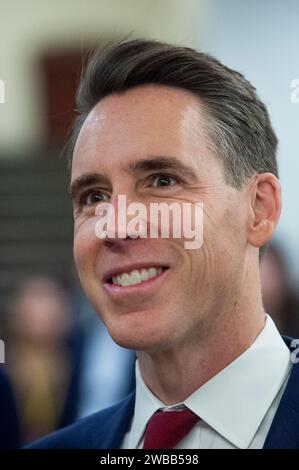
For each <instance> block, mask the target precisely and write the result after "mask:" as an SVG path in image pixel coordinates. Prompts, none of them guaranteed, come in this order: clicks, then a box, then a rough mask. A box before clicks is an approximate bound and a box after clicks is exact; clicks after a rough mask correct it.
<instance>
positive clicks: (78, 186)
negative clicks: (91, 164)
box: [69, 173, 109, 199]
mask: <svg viewBox="0 0 299 470" xmlns="http://www.w3.org/2000/svg"><path fill="white" fill-rule="evenodd" d="M103 183H105V184H109V180H108V179H107V178H106V176H104V175H101V174H100V173H86V174H83V175H81V176H78V178H75V179H74V181H72V182H71V184H70V187H69V194H70V195H71V198H72V199H75V197H76V195H77V194H78V193H79V192H80V191H82V189H84V188H86V187H88V186H92V185H94V184H103Z"/></svg>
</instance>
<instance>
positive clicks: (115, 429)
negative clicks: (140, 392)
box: [90, 392, 135, 449]
mask: <svg viewBox="0 0 299 470" xmlns="http://www.w3.org/2000/svg"><path fill="white" fill-rule="evenodd" d="M134 406H135V392H134V393H131V394H130V395H129V396H128V397H127V398H125V399H124V400H123V401H121V402H120V403H119V404H118V405H116V406H114V407H113V408H112V409H109V410H107V416H104V415H103V412H102V414H101V422H100V423H99V422H97V423H96V425H95V427H94V429H93V433H92V442H91V443H90V448H92V449H119V448H120V446H121V444H122V441H123V438H124V436H125V434H126V432H127V431H128V429H129V426H130V423H131V420H132V416H133V413H134Z"/></svg>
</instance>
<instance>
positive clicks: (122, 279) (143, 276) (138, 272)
mask: <svg viewBox="0 0 299 470" xmlns="http://www.w3.org/2000/svg"><path fill="white" fill-rule="evenodd" d="M167 269H169V268H168V267H166V266H165V267H164V266H163V267H161V266H159V267H155V266H151V267H149V268H142V269H134V270H132V271H128V272H123V273H120V274H117V275H115V276H112V277H111V278H109V279H108V280H107V281H106V282H107V283H108V284H110V285H114V286H118V287H129V286H135V285H137V284H142V283H144V282H147V281H149V280H150V279H154V278H156V277H158V276H160V275H161V274H162V273H163V272H164V271H166V270H167Z"/></svg>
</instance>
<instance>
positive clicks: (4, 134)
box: [0, 0, 200, 151]
mask: <svg viewBox="0 0 299 470" xmlns="http://www.w3.org/2000/svg"><path fill="white" fill-rule="evenodd" d="M199 6H200V0H183V1H182V0H51V1H49V0H0V80H3V82H4V84H5V104H1V103H0V150H1V149H7V150H14V151H15V150H19V149H21V150H22V149H24V148H26V147H27V146H28V147H29V148H30V146H32V145H38V143H39V139H40V138H41V119H40V116H41V112H42V109H41V100H40V97H41V94H42V90H41V83H40V81H39V76H38V74H37V70H36V63H35V59H36V57H37V56H38V54H39V52H40V51H43V50H44V49H45V48H48V47H51V46H56V47H63V46H66V45H68V44H70V45H72V44H74V43H75V44H78V43H79V44H89V42H90V40H94V41H97V40H99V41H100V40H102V39H105V38H108V39H109V38H112V37H113V36H115V35H116V36H117V35H120V34H128V33H131V37H136V36H144V37H153V38H157V39H164V40H168V41H174V42H181V43H184V44H189V45H192V44H194V43H195V41H196V36H197V24H198V17H199Z"/></svg>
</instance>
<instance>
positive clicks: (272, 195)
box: [248, 173, 281, 248]
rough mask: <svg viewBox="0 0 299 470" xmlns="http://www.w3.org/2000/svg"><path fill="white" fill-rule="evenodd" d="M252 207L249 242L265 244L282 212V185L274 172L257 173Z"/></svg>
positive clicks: (254, 181)
mask: <svg viewBox="0 0 299 470" xmlns="http://www.w3.org/2000/svg"><path fill="white" fill-rule="evenodd" d="M250 192H251V208H250V217H249V224H248V242H249V243H250V244H251V245H253V246H255V247H258V248H259V247H261V246H263V245H265V244H266V243H267V242H268V241H269V240H270V239H271V237H272V235H273V232H274V230H275V227H276V225H277V223H278V220H279V217H280V213H281V187H280V183H279V180H278V178H276V176H275V175H273V174H272V173H261V174H258V175H256V177H255V178H254V180H253V183H252V185H250Z"/></svg>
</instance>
